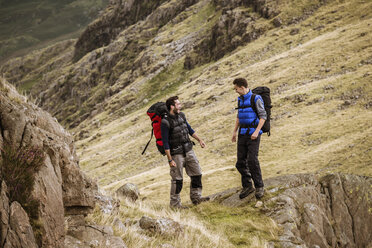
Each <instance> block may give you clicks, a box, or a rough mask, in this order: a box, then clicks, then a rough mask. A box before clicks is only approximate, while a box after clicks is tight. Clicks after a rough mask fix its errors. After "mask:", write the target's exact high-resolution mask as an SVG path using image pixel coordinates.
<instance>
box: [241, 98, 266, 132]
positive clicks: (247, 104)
mask: <svg viewBox="0 0 372 248" xmlns="http://www.w3.org/2000/svg"><path fill="white" fill-rule="evenodd" d="M251 96H252V91H249V92H248V93H247V94H245V95H243V96H239V97H238V106H239V110H238V118H239V124H240V134H243V135H244V134H246V133H247V131H248V129H249V133H248V134H249V135H252V134H253V132H254V131H255V130H256V127H257V125H258V123H259V121H260V120H259V118H258V116H257V114H256V112H254V110H253V108H252V106H251ZM258 99H261V100H262V98H261V96H260V95H256V97H255V99H254V103H255V104H256V102H257V100H258ZM262 102H263V100H262ZM245 125H249V126H251V127H250V128H247V127H244V126H245ZM259 134H262V130H260V133H259Z"/></svg>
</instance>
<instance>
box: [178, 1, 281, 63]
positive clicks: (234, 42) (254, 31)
mask: <svg viewBox="0 0 372 248" xmlns="http://www.w3.org/2000/svg"><path fill="white" fill-rule="evenodd" d="M213 2H214V4H215V6H216V9H217V10H219V9H222V15H221V16H220V17H219V19H218V21H217V23H216V24H215V25H214V26H213V28H212V30H211V32H210V34H209V36H207V37H206V38H205V39H203V40H202V41H201V42H200V43H199V44H198V45H196V46H195V47H194V50H193V51H192V52H190V53H189V54H188V55H187V57H186V59H185V63H184V67H185V68H186V69H192V68H194V67H195V66H196V65H199V64H204V63H208V62H210V61H212V60H218V59H220V58H222V57H223V56H224V55H225V54H227V53H229V52H231V51H233V50H235V49H236V48H237V47H238V46H241V45H243V44H246V43H248V42H251V41H253V40H256V39H257V38H258V37H260V36H261V35H262V34H263V33H264V32H265V31H266V30H265V28H263V27H256V25H255V24H256V23H255V21H256V19H257V18H258V16H257V13H258V14H259V16H260V17H263V18H267V19H270V18H273V17H275V16H276V15H278V14H279V13H280V11H279V9H278V7H277V6H276V5H277V4H276V2H275V1H270V0H255V1H244V0H235V1H226V0H214V1H213ZM244 7H252V9H253V11H251V10H250V9H248V8H244Z"/></svg>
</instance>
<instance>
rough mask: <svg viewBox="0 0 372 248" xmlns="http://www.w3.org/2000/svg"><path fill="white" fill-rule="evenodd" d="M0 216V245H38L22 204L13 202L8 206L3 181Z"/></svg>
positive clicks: (23, 246) (8, 246) (26, 246)
mask: <svg viewBox="0 0 372 248" xmlns="http://www.w3.org/2000/svg"><path fill="white" fill-rule="evenodd" d="M0 218H1V221H0V231H1V235H0V238H1V239H0V242H1V243H0V245H1V247H4V248H5V247H6V248H12V247H20V248H28V247H30V248H37V247H38V245H37V244H36V241H35V236H34V233H33V232H32V227H31V225H30V222H29V218H28V216H27V214H26V212H25V211H24V210H23V208H22V206H21V205H20V204H19V203H18V202H13V203H12V204H11V205H10V206H9V199H8V197H7V187H6V184H5V182H4V181H3V182H1V193H0Z"/></svg>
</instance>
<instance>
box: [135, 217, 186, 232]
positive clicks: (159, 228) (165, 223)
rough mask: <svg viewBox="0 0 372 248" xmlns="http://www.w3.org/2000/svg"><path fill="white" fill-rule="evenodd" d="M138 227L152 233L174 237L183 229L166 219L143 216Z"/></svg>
mask: <svg viewBox="0 0 372 248" xmlns="http://www.w3.org/2000/svg"><path fill="white" fill-rule="evenodd" d="M139 224H140V227H141V228H142V229H144V230H148V231H150V232H153V233H158V234H162V235H169V236H174V235H178V234H180V233H182V232H183V230H184V227H183V226H182V225H181V224H179V223H178V222H175V221H173V220H171V219H168V218H161V219H153V218H150V217H147V216H143V217H142V218H141V219H140V222H139Z"/></svg>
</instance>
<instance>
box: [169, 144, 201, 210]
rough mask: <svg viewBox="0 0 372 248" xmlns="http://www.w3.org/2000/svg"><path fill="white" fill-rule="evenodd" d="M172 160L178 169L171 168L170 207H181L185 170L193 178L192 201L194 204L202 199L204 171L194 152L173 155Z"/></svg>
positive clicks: (191, 186) (191, 185) (191, 187)
mask: <svg viewBox="0 0 372 248" xmlns="http://www.w3.org/2000/svg"><path fill="white" fill-rule="evenodd" d="M172 159H173V160H174V162H175V163H176V165H177V166H176V167H170V175H171V177H172V180H171V190H170V205H171V206H172V207H177V206H180V205H181V197H180V193H181V190H182V187H183V168H185V170H186V174H187V175H188V176H189V177H190V178H191V184H190V199H191V201H192V202H194V201H197V200H199V199H200V198H201V193H202V183H201V177H202V171H201V168H200V165H199V161H198V159H197V158H196V155H195V152H194V151H193V150H191V151H189V152H187V153H186V154H185V155H184V154H175V155H172Z"/></svg>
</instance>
